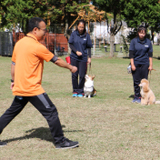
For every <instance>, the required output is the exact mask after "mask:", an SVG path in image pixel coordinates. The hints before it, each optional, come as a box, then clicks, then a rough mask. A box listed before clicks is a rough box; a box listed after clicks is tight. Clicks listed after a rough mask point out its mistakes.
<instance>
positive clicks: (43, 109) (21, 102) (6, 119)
mask: <svg viewBox="0 0 160 160" xmlns="http://www.w3.org/2000/svg"><path fill="white" fill-rule="evenodd" d="M28 102H30V103H31V104H32V105H33V106H34V107H35V108H36V109H37V110H38V111H39V112H40V113H41V114H42V115H43V117H44V118H45V119H46V120H47V122H48V125H49V127H50V131H51V134H52V136H53V139H54V142H55V143H57V142H58V141H60V140H61V139H62V138H63V137H64V135H63V131H62V127H61V124H60V120H59V118H58V112H57V109H56V107H55V105H54V104H53V103H52V101H51V100H50V99H49V97H48V95H47V94H46V93H43V94H40V95H38V96H33V97H18V96H15V98H14V100H13V103H12V105H11V106H10V108H8V109H7V110H6V112H5V113H4V114H3V115H2V116H1V117H0V133H2V131H3V129H4V128H5V127H6V126H7V125H8V124H9V123H10V122H11V121H12V120H13V119H14V117H16V116H17V115H18V114H19V113H20V112H21V111H22V110H23V108H24V107H25V105H26V104H27V103H28ZM33 118H35V117H33Z"/></svg>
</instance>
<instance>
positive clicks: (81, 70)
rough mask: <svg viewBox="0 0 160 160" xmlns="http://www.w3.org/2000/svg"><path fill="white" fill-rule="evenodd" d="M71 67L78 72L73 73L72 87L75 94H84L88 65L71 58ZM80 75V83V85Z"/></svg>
mask: <svg viewBox="0 0 160 160" xmlns="http://www.w3.org/2000/svg"><path fill="white" fill-rule="evenodd" d="M71 65H73V66H76V67H77V69H78V70H77V72H75V73H72V87H73V92H76V93H77V94H83V93H84V91H83V87H84V82H85V74H86V71H87V63H86V62H80V61H76V60H74V59H72V58H71ZM78 74H79V83H78Z"/></svg>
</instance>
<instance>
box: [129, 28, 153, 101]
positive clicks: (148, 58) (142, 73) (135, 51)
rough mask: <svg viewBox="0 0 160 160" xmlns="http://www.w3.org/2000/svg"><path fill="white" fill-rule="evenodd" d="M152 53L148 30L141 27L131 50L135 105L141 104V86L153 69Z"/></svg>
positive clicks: (133, 40) (131, 45) (132, 42)
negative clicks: (147, 34) (147, 36)
mask: <svg viewBox="0 0 160 160" xmlns="http://www.w3.org/2000/svg"><path fill="white" fill-rule="evenodd" d="M152 53H153V49H152V43H151V41H150V40H149V39H148V38H146V28H145V27H144V26H140V27H139V28H138V31H137V37H136V38H134V39H132V41H131V44H130V48H129V57H130V61H131V68H132V76H133V83H134V93H135V96H134V99H133V101H132V102H133V103H135V102H136V103H140V102H141V95H140V87H139V84H140V81H141V80H142V79H143V78H146V79H148V72H149V71H151V70H152V69H153V68H152V55H153V54H152Z"/></svg>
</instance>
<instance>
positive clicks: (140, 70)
mask: <svg viewBox="0 0 160 160" xmlns="http://www.w3.org/2000/svg"><path fill="white" fill-rule="evenodd" d="M135 66H136V70H135V71H132V76H133V86H134V93H135V97H137V98H138V97H141V95H140V87H139V84H140V82H141V80H142V79H143V78H145V79H148V72H149V70H148V67H149V64H136V65H135Z"/></svg>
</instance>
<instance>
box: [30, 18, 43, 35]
mask: <svg viewBox="0 0 160 160" xmlns="http://www.w3.org/2000/svg"><path fill="white" fill-rule="evenodd" d="M42 21H43V22H45V21H44V20H43V19H42V18H39V17H34V18H31V19H30V20H29V23H28V32H31V31H33V29H34V28H35V27H37V28H39V23H40V22H42Z"/></svg>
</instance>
